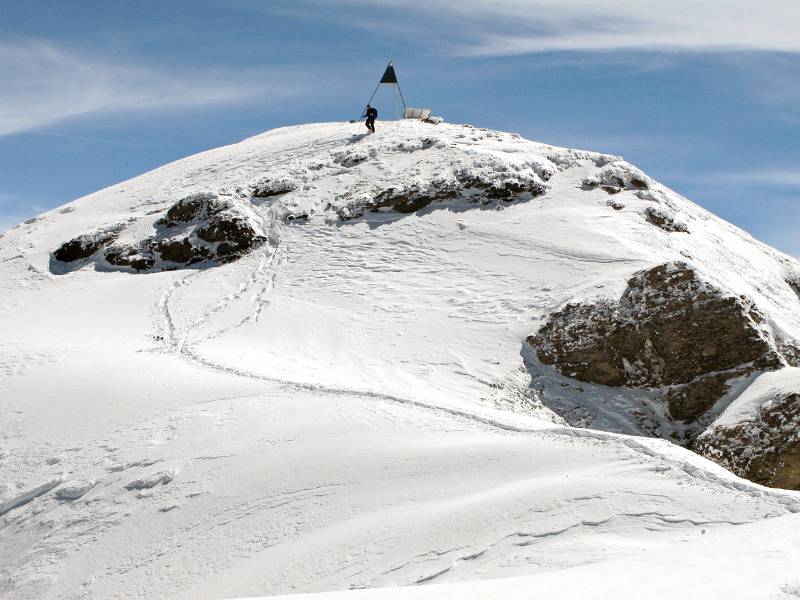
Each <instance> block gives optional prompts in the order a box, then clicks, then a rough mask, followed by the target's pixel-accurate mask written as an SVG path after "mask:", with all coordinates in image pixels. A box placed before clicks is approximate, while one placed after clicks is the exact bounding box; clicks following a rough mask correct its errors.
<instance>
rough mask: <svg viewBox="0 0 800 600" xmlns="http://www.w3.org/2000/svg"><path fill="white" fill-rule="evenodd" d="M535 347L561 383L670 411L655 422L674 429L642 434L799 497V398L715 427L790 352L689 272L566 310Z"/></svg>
mask: <svg viewBox="0 0 800 600" xmlns="http://www.w3.org/2000/svg"><path fill="white" fill-rule="evenodd" d="M527 342H528V344H530V346H532V348H533V349H534V350H535V352H536V357H537V358H538V360H539V361H540V362H541V363H544V364H546V365H551V366H553V367H554V368H555V369H556V370H557V371H558V373H560V374H561V375H564V376H567V377H570V378H573V379H577V380H579V381H583V382H588V383H593V384H600V385H604V386H615V387H619V388H628V389H643V390H648V394H649V395H650V396H649V397H651V398H653V402H655V403H660V406H661V409H656V410H654V411H653V412H652V413H651V414H662V415H663V418H664V419H666V420H667V421H669V422H671V423H673V424H674V425H673V426H672V427H671V428H670V427H668V428H667V429H661V428H658V427H656V428H650V429H648V428H647V427H645V426H644V425H643V426H642V427H641V431H643V432H644V431H651V432H653V433H655V434H657V435H668V434H669V437H671V438H672V439H675V440H676V441H678V442H680V443H683V444H686V445H687V446H689V447H692V448H693V449H695V450H697V451H698V452H700V453H701V454H703V455H705V456H707V457H709V458H711V459H713V460H716V461H717V462H720V463H721V464H723V465H724V466H726V467H728V468H729V469H731V470H732V471H733V472H735V473H737V474H738V475H740V476H742V477H747V478H749V479H752V480H753V481H757V482H759V483H764V484H767V485H772V486H778V487H790V488H793V489H800V394H790V395H788V396H784V397H780V398H776V399H775V400H774V401H773V402H770V403H767V404H765V405H764V406H762V407H761V409H760V411H759V414H758V416H757V417H756V418H755V420H754V422H747V423H742V424H737V425H735V426H729V427H717V426H711V427H709V425H711V423H712V422H713V421H714V419H716V417H717V415H718V414H719V412H720V411H721V410H722V408H724V404H722V403H721V401H722V400H724V399H725V398H726V395H727V394H728V393H729V392H730V391H731V389H732V386H733V385H734V383H735V382H737V381H744V379H743V378H745V377H747V376H749V375H752V374H755V373H758V372H761V371H768V370H773V369H778V368H781V367H783V366H786V364H787V363H789V364H791V363H792V362H793V360H792V356H784V355H783V353H782V349H783V348H788V347H790V344H788V343H787V342H785V341H783V340H775V339H774V338H773V335H772V332H771V330H770V329H769V327H767V325H766V322H765V319H764V316H763V315H762V314H761V312H760V311H759V310H758V309H757V308H756V307H755V306H754V305H753V303H752V302H751V301H750V300H749V299H747V298H745V297H741V296H734V295H730V294H726V293H724V292H723V291H722V290H720V289H718V288H717V287H715V286H714V285H712V284H711V283H709V282H707V281H704V280H703V279H701V278H700V277H699V276H698V274H697V273H696V272H695V271H694V270H693V269H692V268H690V267H689V266H688V265H686V264H685V263H667V264H663V265H659V266H657V267H654V268H652V269H649V270H646V271H641V272H639V273H636V274H635V275H634V276H633V277H632V278H631V279H630V280H629V281H628V288H627V289H626V290H625V292H624V293H623V295H622V297H621V298H620V300H619V301H618V302H613V301H609V300H599V301H597V302H594V303H584V304H570V305H567V306H566V307H565V308H564V309H563V310H561V311H559V312H557V313H554V314H552V315H551V316H550V318H549V319H548V321H547V322H546V323H545V324H544V325H543V326H542V327H541V328H540V329H539V331H538V333H537V334H536V335H534V336H530V337H529V338H528V339H527ZM718 403H719V404H718ZM562 406H563V405H562ZM562 416H564V418H567V419H568V420H569V415H567V414H564V415H562ZM645 416H646V415H645Z"/></svg>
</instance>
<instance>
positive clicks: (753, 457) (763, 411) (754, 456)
mask: <svg viewBox="0 0 800 600" xmlns="http://www.w3.org/2000/svg"><path fill="white" fill-rule="evenodd" d="M693 448H694V450H695V451H697V452H699V453H700V454H703V455H704V456H706V457H708V458H710V459H712V460H714V461H716V462H718V463H720V464H722V465H723V466H725V467H726V468H728V469H730V470H731V471H733V472H734V473H736V474H737V475H739V476H741V477H745V478H747V479H749V480H751V481H755V482H756V483H760V484H763V485H768V486H773V487H780V488H786V489H791V490H800V393H790V394H779V395H777V396H775V397H774V398H773V399H771V400H769V401H767V402H765V403H763V404H762V405H761V406H759V407H758V410H757V413H756V414H755V415H753V416H752V417H751V418H749V419H745V420H743V421H741V422H738V423H735V424H732V425H715V426H712V427H710V428H709V429H708V430H707V431H705V432H703V433H702V434H701V435H700V436H699V437H698V438H697V441H696V442H695V443H694V446H693Z"/></svg>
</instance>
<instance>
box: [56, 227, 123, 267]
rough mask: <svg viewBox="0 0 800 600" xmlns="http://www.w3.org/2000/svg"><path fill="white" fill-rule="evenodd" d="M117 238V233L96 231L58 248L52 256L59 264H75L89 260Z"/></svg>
mask: <svg viewBox="0 0 800 600" xmlns="http://www.w3.org/2000/svg"><path fill="white" fill-rule="evenodd" d="M116 237H117V231H97V232H94V233H84V234H83V235H79V236H78V237H76V238H73V239H71V240H70V241H68V242H64V243H63V244H61V246H59V247H58V248H57V249H56V250H55V252H53V256H54V257H55V259H56V260H59V261H61V262H67V263H68V262H75V261H78V260H86V259H88V258H91V257H92V255H94V253H95V252H97V251H98V250H100V248H102V247H103V246H105V245H107V244H110V243H111V242H113V241H114V240H115V239H116Z"/></svg>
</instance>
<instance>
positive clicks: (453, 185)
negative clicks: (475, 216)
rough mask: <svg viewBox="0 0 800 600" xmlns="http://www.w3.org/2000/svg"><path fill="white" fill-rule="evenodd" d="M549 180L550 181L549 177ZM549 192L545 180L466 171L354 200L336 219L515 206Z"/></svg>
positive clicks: (527, 176) (341, 210)
mask: <svg viewBox="0 0 800 600" xmlns="http://www.w3.org/2000/svg"><path fill="white" fill-rule="evenodd" d="M546 176H547V177H548V178H549V174H547V175H546ZM547 189H548V188H547V185H546V184H545V183H544V181H543V180H542V178H541V177H540V176H539V175H534V174H532V173H528V174H523V173H493V174H491V175H488V174H487V175H484V174H483V173H480V172H474V171H470V172H467V171H464V172H460V173H457V174H456V175H455V178H454V179H447V180H445V179H442V180H434V181H432V182H429V183H426V184H411V185H408V186H405V187H402V188H399V187H390V188H386V189H383V190H380V191H378V192H377V193H375V195H374V196H372V197H370V198H356V199H353V200H352V201H349V202H346V203H345V205H344V206H343V207H341V208H339V209H338V210H337V216H338V217H339V218H340V219H342V220H349V219H354V218H358V217H361V216H363V215H364V214H365V213H366V212H367V211H372V212H379V211H382V210H387V211H395V212H399V213H404V214H408V213H413V212H416V211H418V210H420V209H422V208H425V207H426V206H428V205H430V204H433V203H436V202H443V201H446V200H454V199H458V198H462V199H465V200H469V201H470V202H474V203H483V204H488V203H490V202H494V201H498V200H499V201H503V202H514V201H516V200H523V199H531V198H536V197H538V196H542V195H544V194H546V193H547ZM339 200H341V198H340V199H339ZM328 208H329V209H330V208H332V207H330V206H329V207H328Z"/></svg>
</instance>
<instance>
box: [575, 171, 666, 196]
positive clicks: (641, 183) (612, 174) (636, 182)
mask: <svg viewBox="0 0 800 600" xmlns="http://www.w3.org/2000/svg"><path fill="white" fill-rule="evenodd" d="M582 187H583V189H584V190H593V189H595V188H597V187H599V188H600V189H601V190H603V191H604V192H606V193H608V194H619V193H620V192H623V191H626V190H647V189H650V182H649V180H648V177H647V176H646V175H645V174H644V173H642V172H641V171H639V170H637V169H634V168H633V167H631V166H630V165H625V166H622V165H614V164H611V165H609V166H607V167H606V168H605V169H603V170H602V171H601V172H600V173H599V174H598V175H596V176H594V177H588V178H586V179H584V180H583V185H582Z"/></svg>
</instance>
